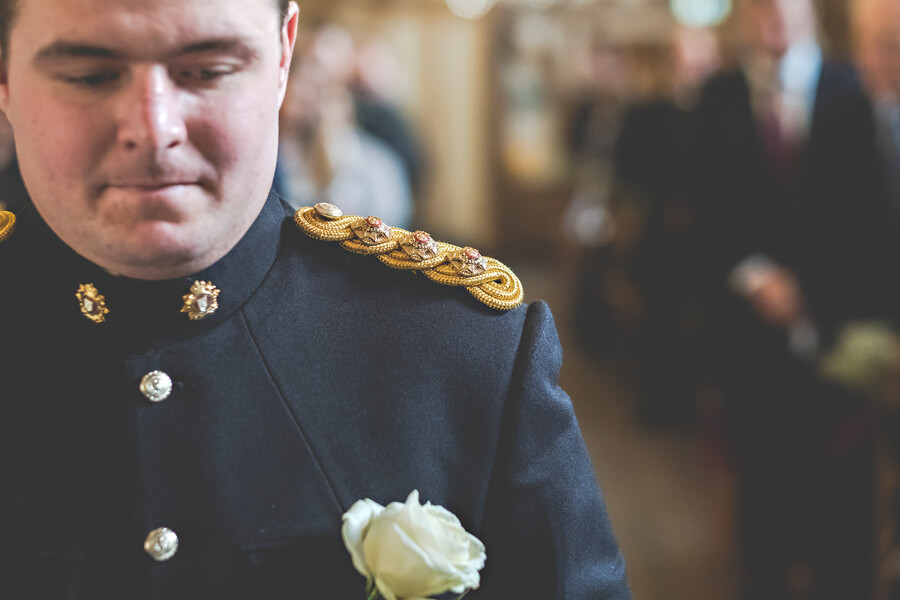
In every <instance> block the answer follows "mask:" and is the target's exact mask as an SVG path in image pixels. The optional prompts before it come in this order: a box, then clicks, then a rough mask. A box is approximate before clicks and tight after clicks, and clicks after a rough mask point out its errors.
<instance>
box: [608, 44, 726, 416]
mask: <svg viewBox="0 0 900 600" xmlns="http://www.w3.org/2000/svg"><path fill="white" fill-rule="evenodd" d="M641 50H642V51H641V52H639V53H637V58H638V64H639V65H640V66H639V67H638V68H637V69H635V71H637V72H638V73H641V72H642V73H644V74H645V75H644V80H645V81H646V83H645V84H644V86H643V87H645V88H646V92H645V93H643V94H642V95H641V97H639V98H638V99H636V100H635V101H633V102H632V103H631V104H630V106H629V107H628V108H627V109H626V111H625V113H624V116H623V118H622V120H621V126H620V130H619V135H618V139H617V140H616V144H615V151H614V154H613V169H614V176H615V181H616V189H617V196H618V199H619V201H620V202H627V203H631V204H634V205H637V206H638V207H639V210H640V212H641V213H642V215H643V216H642V221H643V227H642V232H641V235H640V238H639V241H638V243H637V245H636V247H635V249H634V254H635V257H634V266H633V269H632V279H633V280H634V281H635V283H636V284H637V286H638V289H639V290H640V294H641V299H642V308H643V318H642V322H641V343H640V349H639V357H640V358H639V372H638V382H639V385H640V400H639V403H638V409H639V416H640V418H641V419H642V422H643V423H645V424H646V425H648V426H650V427H657V428H667V427H672V426H683V425H685V424H690V423H692V422H693V420H694V412H695V395H696V388H697V385H698V383H697V378H696V371H697V368H696V360H695V359H696V337H697V328H698V317H699V315H698V314H697V311H698V286H699V276H700V275H701V272H700V270H699V269H698V268H697V265H698V263H699V261H700V258H701V257H700V256H699V255H698V252H699V247H698V228H697V219H696V214H695V213H696V207H695V202H696V194H695V184H694V181H693V179H692V174H693V172H694V169H693V164H692V163H691V161H692V158H693V157H694V155H695V148H694V143H695V138H696V136H695V135H694V127H693V123H692V115H691V112H690V111H691V109H692V108H693V107H694V104H695V102H696V98H697V93H698V92H699V89H700V86H701V85H702V83H703V82H704V81H705V80H706V78H707V77H708V76H709V75H711V74H712V73H713V72H714V71H715V70H716V68H717V67H718V65H719V50H718V41H717V39H716V36H715V34H714V33H713V32H712V31H711V30H709V29H702V28H691V27H684V26H682V27H676V28H674V30H673V31H672V33H671V34H670V35H669V39H668V43H665V44H660V45H657V46H650V47H645V48H643V49H641Z"/></svg>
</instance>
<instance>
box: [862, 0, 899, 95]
mask: <svg viewBox="0 0 900 600" xmlns="http://www.w3.org/2000/svg"><path fill="white" fill-rule="evenodd" d="M855 16H856V23H855V24H856V37H857V60H858V61H859V65H860V69H861V71H862V74H863V79H864V81H865V83H866V87H867V88H868V91H869V93H870V94H871V95H872V96H873V97H874V98H875V99H881V98H887V97H890V98H893V99H894V100H895V101H896V100H898V99H900V0H867V1H864V2H861V3H860V5H859V7H858V10H857V11H856V15H855Z"/></svg>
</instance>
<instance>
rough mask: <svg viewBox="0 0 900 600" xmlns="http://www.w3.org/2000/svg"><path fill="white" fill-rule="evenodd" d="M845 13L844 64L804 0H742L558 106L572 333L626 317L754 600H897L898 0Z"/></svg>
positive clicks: (605, 345) (662, 419)
mask: <svg viewBox="0 0 900 600" xmlns="http://www.w3.org/2000/svg"><path fill="white" fill-rule="evenodd" d="M849 12H850V13H851V14H852V33H853V40H854V46H853V55H852V56H851V57H847V58H846V59H843V60H841V59H838V58H835V57H833V56H832V53H830V52H829V48H828V45H827V40H825V39H823V37H822V35H821V34H820V27H819V25H818V22H817V16H816V6H815V5H814V3H813V2H812V1H811V0H742V1H741V2H738V3H737V4H736V6H735V14H734V18H733V24H732V29H730V30H729V34H730V37H728V38H727V40H725V41H726V42H727V43H720V42H719V40H721V39H722V38H718V37H717V35H716V34H715V33H714V32H712V31H710V30H702V29H700V30H698V29H689V28H679V29H678V30H677V31H676V32H675V33H674V34H673V35H672V36H671V38H670V39H669V42H668V43H667V44H663V45H659V44H657V45H654V46H652V47H650V48H643V49H642V48H637V49H634V48H632V49H631V51H630V53H629V54H628V55H627V56H626V57H625V58H622V57H618V59H619V60H625V61H630V63H631V64H630V66H629V68H628V72H629V73H631V74H632V77H639V78H640V79H639V81H643V82H645V84H644V85H643V86H639V87H643V93H642V94H640V95H639V97H638V98H634V97H623V96H622V95H618V96H617V95H616V94H612V95H611V94H610V93H609V92H610V87H609V86H606V87H605V88H604V90H605V91H604V94H600V95H597V96H596V97H595V98H594V99H593V100H591V101H589V102H586V103H582V104H580V105H579V106H578V107H577V108H576V109H575V110H574V111H573V119H572V121H573V126H572V128H571V134H570V136H569V139H570V149H571V152H572V156H573V161H574V162H575V163H576V164H577V165H579V167H578V168H576V170H575V173H576V176H575V179H576V181H575V195H574V198H573V200H572V203H571V204H570V211H573V212H574V213H575V214H574V215H569V217H568V219H567V222H568V223H571V224H573V225H572V226H573V227H574V226H575V225H574V224H577V225H578V226H581V227H583V226H584V224H585V223H589V224H591V229H590V231H588V232H584V231H580V232H576V231H575V229H574V228H573V231H572V233H573V235H575V237H578V238H579V239H581V240H583V242H584V249H583V253H582V265H581V268H580V276H579V283H578V294H576V298H577V300H576V306H575V313H576V323H577V324H578V332H579V334H580V336H581V339H582V343H583V344H584V345H585V346H586V347H589V348H590V349H592V350H594V351H597V352H604V351H609V350H614V349H615V348H613V347H612V346H610V345H609V340H615V339H616V337H615V335H614V329H615V328H616V326H617V323H619V322H621V321H623V320H629V319H630V320H632V321H633V322H634V323H636V329H637V331H638V332H639V338H640V343H639V344H638V348H639V350H638V358H637V363H638V375H639V376H638V377H637V378H636V381H637V382H638V385H639V387H640V402H639V417H640V419H641V420H642V422H643V423H645V424H646V425H647V426H650V427H655V428H673V427H681V426H685V425H697V424H700V425H701V427H702V429H703V430H704V433H705V435H707V436H709V438H710V440H711V441H712V445H713V446H714V447H716V448H717V449H718V453H719V456H720V458H721V459H722V462H723V464H725V465H727V468H729V469H730V470H732V472H733V474H734V478H735V482H736V492H737V498H738V507H737V511H738V521H739V522H738V524H737V535H738V538H739V541H740V560H741V564H742V571H743V583H742V585H741V589H742V594H743V596H742V597H744V598H747V599H753V600H755V599H761V600H781V599H792V600H793V599H800V598H815V599H835V600H842V599H850V598H859V599H866V598H874V597H878V598H900V562H898V557H900V554H898V548H900V546H897V542H898V536H897V531H896V526H897V523H898V520H897V517H900V512H898V504H897V499H898V495H897V492H896V479H897V476H896V473H897V470H896V467H895V463H896V460H897V457H898V454H897V448H898V444H897V440H898V439H900V429H898V428H897V426H896V423H897V418H896V412H897V411H896V407H897V400H898V395H900V379H898V377H897V373H898V371H900V351H898V350H900V342H898V334H897V332H898V331H900V330H898V324H900V319H898V317H900V298H898V287H897V283H898V278H897V277H896V276H895V274H894V272H895V270H896V269H895V265H896V264H897V258H898V257H900V247H898V241H900V235H898V234H900V218H898V217H900V212H898V211H900V154H898V153H900V2H897V0H857V1H855V2H854V3H853V4H852V6H851V7H850V11H849ZM597 52H598V57H597V61H599V62H602V61H604V60H607V61H608V60H610V52H611V50H610V49H609V48H606V47H604V46H603V45H600V46H599V47H598V48H597ZM607 71H608V69H607ZM613 89H614V88H613ZM611 105H612V106H614V107H615V108H616V109H617V110H619V111H620V113H619V118H618V119H617V120H614V121H611V120H610V119H605V120H602V122H603V123H605V124H607V126H608V125H609V123H614V125H615V126H614V127H613V129H612V133H611V132H610V130H609V128H608V127H607V129H606V130H603V128H602V127H598V126H597V124H596V122H595V120H594V116H595V115H597V114H601V113H604V112H609V111H610V110H611V108H610V106H611ZM600 160H604V161H606V163H607V164H610V165H612V177H611V178H610V179H609V181H607V182H605V183H604V184H603V185H601V186H599V187H598V185H597V182H596V181H594V180H592V178H591V175H590V174H591V173H596V172H595V171H592V170H591V169H590V167H589V165H591V163H594V162H596V161H600ZM584 165H588V166H587V167H585V166H584ZM586 198H587V199H588V200H585V199H586ZM597 215H601V218H597ZM622 273H624V274H625V276H624V277H622ZM623 287H624V288H626V289H628V293H624V294H623V293H622V291H621V288H623ZM622 297H625V298H627V299H628V300H627V301H626V302H623V301H622V300H621V298H622ZM636 307H637V308H636ZM876 488H877V490H878V491H877V493H876Z"/></svg>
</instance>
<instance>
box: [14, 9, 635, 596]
mask: <svg viewBox="0 0 900 600" xmlns="http://www.w3.org/2000/svg"><path fill="white" fill-rule="evenodd" d="M0 12H2V13H3V14H2V17H3V18H2V19H0V23H2V24H3V25H4V26H6V27H8V29H7V30H6V31H5V32H0V43H2V44H3V45H2V51H3V59H4V60H3V63H2V65H3V72H2V77H0V108H2V109H3V112H4V113H6V115H7V116H8V117H9V119H10V121H11V123H12V124H13V127H14V130H15V135H16V143H17V150H18V156H19V161H20V166H21V171H22V175H23V177H24V181H25V184H26V186H27V189H28V192H29V194H30V202H29V205H28V206H26V207H25V208H24V209H23V210H22V211H20V212H19V213H18V214H16V215H13V214H12V213H10V212H0V274H2V275H0V277H2V281H3V284H2V290H3V293H2V294H0V314H2V315H3V316H4V325H3V328H2V344H0V373H2V376H0V398H2V401H0V481H2V482H3V485H2V489H3V493H2V494H0V515H2V518H0V586H2V593H0V595H2V596H3V597H5V598H6V597H8V598H40V599H42V600H43V599H52V600H61V599H79V600H86V599H90V600H103V599H113V598H114V599H122V598H129V599H132V598H134V599H138V598H144V599H162V598H191V599H200V598H216V599H220V598H258V599H261V600H270V599H272V600H274V599H278V598H298V597H309V598H340V599H345V598H346V599H348V600H350V599H356V598H363V597H365V589H364V588H365V581H364V579H363V578H362V577H360V576H359V575H358V574H357V573H356V572H355V571H354V566H353V563H352V561H351V557H350V555H349V554H348V552H347V550H346V549H344V548H343V547H342V543H341V519H342V514H343V513H344V512H345V511H347V510H348V509H349V508H350V507H351V506H352V505H353V504H354V503H355V502H356V501H357V500H360V499H363V498H371V499H372V500H374V501H376V502H379V503H382V504H386V503H388V502H391V501H395V500H397V501H402V500H403V499H404V498H405V497H406V496H407V494H410V492H411V491H412V490H418V492H419V494H420V496H421V498H422V500H423V501H430V502H432V503H435V504H440V505H442V506H444V507H446V508H447V509H448V510H450V511H452V512H453V513H455V514H456V515H457V516H458V517H459V519H460V521H461V523H462V524H463V525H464V526H465V527H466V528H467V529H468V530H469V531H470V532H472V533H473V534H475V535H477V536H478V537H480V538H481V539H482V540H483V542H484V544H485V545H486V552H487V561H488V562H487V567H486V568H485V570H484V572H483V574H482V585H481V588H480V589H479V590H478V591H476V592H474V593H473V594H472V597H473V598H477V597H485V598H499V597H540V598H558V599H584V600H588V599H592V600H593V599H597V598H600V599H605V600H625V599H627V598H629V597H630V593H629V591H628V585H627V582H626V577H625V571H624V564H623V559H622V557H621V555H620V553H619V551H618V548H617V545H616V543H615V541H614V539H613V535H612V531H611V527H610V524H609V521H608V518H607V516H606V512H605V508H604V504H603V500H602V497H601V494H600V492H599V489H598V487H597V484H596V481H595V479H594V475H593V470H592V467H591V464H590V461H589V458H588V455H587V452H586V449H585V447H584V443H583V440H582V438H581V434H580V432H579V429H578V426H577V423H576V421H575V417H574V414H573V411H572V406H571V403H570V401H569V400H568V398H567V396H566V395H565V394H564V393H563V392H562V391H561V390H560V389H559V388H558V387H557V385H556V377H557V374H558V370H559V367H560V360H561V352H560V348H559V344H558V340H557V336H556V331H555V327H554V325H553V321H552V317H551V316H550V313H549V311H548V309H547V306H546V305H545V304H542V303H535V304H532V305H530V306H528V307H525V306H519V305H520V303H521V286H520V284H519V283H518V280H517V279H516V278H515V276H514V275H513V274H512V273H511V271H509V269H507V268H506V267H504V266H503V265H502V264H501V263H499V262H497V261H494V260H492V259H486V258H485V257H481V256H480V254H479V253H478V252H477V251H475V250H474V249H471V248H456V247H454V246H450V245H437V244H435V243H434V241H433V240H431V239H430V237H429V236H427V235H426V234H424V232H420V233H418V234H415V235H413V234H412V233H410V232H405V231H402V230H399V229H397V230H390V229H388V226H387V225H386V224H384V223H382V222H381V221H380V220H378V219H375V218H368V219H367V218H362V217H352V216H347V217H339V216H338V215H337V213H336V211H335V210H334V208H333V207H330V206H320V207H318V208H317V209H316V210H313V209H309V210H305V211H300V212H299V213H296V214H295V213H294V212H293V211H292V210H291V209H290V208H289V207H288V206H287V205H286V204H285V203H284V202H283V201H282V200H281V199H280V198H279V197H277V196H276V195H274V194H271V193H268V192H267V190H268V189H269V186H270V184H271V182H272V176H273V172H274V168H275V162H276V152H277V133H278V128H277V127H278V108H279V104H280V100H281V98H282V97H283V94H284V91H285V86H286V83H287V76H288V68H289V63H290V58H291V52H292V49H293V44H294V40H295V32H296V25H297V15H298V8H297V5H296V4H295V3H294V2H288V1H286V0H284V1H281V2H279V3H278V9H276V4H275V3H274V2H271V0H254V1H252V2H246V1H236V0H212V1H211V0H159V1H157V2H153V3H149V4H148V3H143V2H130V1H126V0H19V1H18V2H15V3H11V2H3V3H0ZM279 13H280V16H279ZM301 229H302V230H301ZM367 240H368V241H367ZM337 242H340V245H338V243H337ZM370 242H374V244H373V243H370ZM348 249H349V250H350V252H348V251H347V250H348ZM365 254H368V255H369V256H365ZM373 255H377V257H378V258H380V259H381V262H384V263H386V264H387V265H388V266H385V265H383V264H381V262H379V260H377V259H376V257H375V256H373ZM389 266H390V267H395V268H389ZM412 273H416V274H419V275H420V276H418V277H415V276H413V275H412Z"/></svg>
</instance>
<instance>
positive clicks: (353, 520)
mask: <svg viewBox="0 0 900 600" xmlns="http://www.w3.org/2000/svg"><path fill="white" fill-rule="evenodd" d="M383 511H384V507H383V506H381V505H380V504H378V503H377V502H375V501H374V500H370V499H368V498H366V499H365V500H357V501H356V502H355V503H354V504H353V506H351V507H350V510H348V511H347V512H345V513H344V517H343V520H344V524H343V526H342V527H341V536H342V537H343V538H344V546H346V547H347V550H348V551H349V552H350V558H351V559H353V566H354V568H356V570H357V571H359V572H360V573H361V574H362V575H363V576H364V577H366V578H369V577H371V572H370V571H369V567H368V565H367V564H366V557H365V552H363V542H364V541H365V535H366V530H367V528H368V527H369V524H370V523H371V522H372V519H373V518H374V517H375V516H377V515H378V514H380V513H381V512H383Z"/></svg>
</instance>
